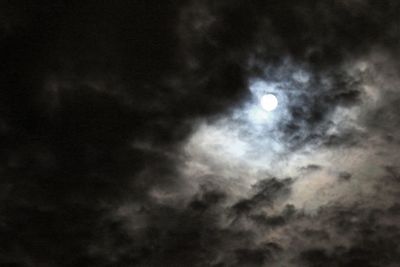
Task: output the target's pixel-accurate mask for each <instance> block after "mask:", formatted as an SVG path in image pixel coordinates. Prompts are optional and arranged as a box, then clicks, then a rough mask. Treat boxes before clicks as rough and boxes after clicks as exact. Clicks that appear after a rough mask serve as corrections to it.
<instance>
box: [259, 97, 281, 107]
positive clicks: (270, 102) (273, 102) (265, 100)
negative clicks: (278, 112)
mask: <svg viewBox="0 0 400 267" xmlns="http://www.w3.org/2000/svg"><path fill="white" fill-rule="evenodd" d="M260 104H261V107H262V108H263V109H265V110H266V111H272V110H274V109H276V107H277V106H278V99H277V98H276V97H275V96H274V95H273V94H266V95H263V96H262V97H261V100H260Z"/></svg>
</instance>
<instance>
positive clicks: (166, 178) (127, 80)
mask: <svg viewBox="0 0 400 267" xmlns="http://www.w3.org/2000/svg"><path fill="white" fill-rule="evenodd" d="M399 8H400V7H399V4H398V3H397V2H396V1H386V0H385V1H380V2H379V3H378V2H376V1H346V2H345V1H322V2H316V1H306V0H303V1H297V2H296V3H293V2H292V1H241V0H240V1H239V0H234V1H218V2H215V1H206V0H199V1H195V0H194V1H188V2H186V1H161V2H160V1H158V2H157V1H123V0H122V1H113V3H111V2H107V1H101V2H99V1H91V0H90V1H83V2H79V3H72V2H68V1H62V0H53V1H42V2H41V3H40V4H38V3H33V2H30V1H12V2H11V1H3V2H2V3H1V4H0V9H1V11H0V61H1V64H0V86H1V94H0V137H1V139H0V147H1V149H0V159H1V160H0V176H1V178H0V188H1V189H0V199H1V202H0V243H1V245H0V265H2V266H74V267H76V266H146V267H148V266H187V265H193V266H262V265H267V264H271V265H272V264H274V262H278V261H279V257H277V255H281V254H284V253H285V252H287V251H289V249H288V248H287V246H286V245H284V244H279V243H278V241H276V242H275V241H271V240H268V238H266V237H265V232H266V231H270V230H271V229H277V228H279V229H286V228H290V227H289V226H290V225H292V224H293V225H295V224H296V223H299V221H301V220H307V219H304V218H305V217H307V216H306V215H304V214H302V213H301V211H298V210H297V209H296V207H295V205H294V204H295V203H294V204H290V203H289V204H287V203H284V201H286V200H287V199H289V197H290V195H291V192H292V186H293V184H294V181H295V179H291V178H287V179H281V178H271V179H265V180H261V181H259V182H258V183H256V185H255V186H254V187H253V189H252V190H253V191H251V192H250V193H249V194H250V195H249V196H248V197H242V198H240V199H239V200H238V199H235V196H231V195H230V194H231V192H230V191H229V190H226V188H221V186H216V185H215V184H217V182H216V183H215V184H212V185H208V186H203V187H202V186H199V187H197V185H192V184H191V180H190V179H189V178H188V177H184V176H183V175H182V174H181V173H180V172H179V167H178V165H179V164H180V163H181V160H182V158H181V157H182V155H181V154H180V149H181V147H182V144H183V143H184V142H185V140H186V139H187V138H188V137H189V136H190V134H191V133H192V131H193V129H194V128H193V126H194V125H195V122H196V121H197V119H200V118H210V117H215V116H217V117H218V116H219V115H220V114H223V113H224V112H227V111H229V110H230V109H231V108H233V107H236V106H238V105H239V104H240V103H241V101H243V99H249V98H251V96H250V93H249V91H248V90H247V86H248V82H249V79H252V78H255V77H262V78H265V79H269V80H271V81H274V80H275V81H276V80H281V79H282V78H285V77H287V72H284V71H280V70H279V69H278V68H279V66H281V65H282V62H284V60H285V59H287V58H290V59H291V60H292V62H293V64H297V65H298V66H301V68H304V69H306V70H307V71H308V72H310V73H311V74H310V75H311V76H310V80H309V81H308V82H307V84H304V83H303V84H302V83H301V82H299V81H295V79H291V80H288V81H289V85H290V86H291V85H295V88H288V87H290V86H286V87H284V88H281V89H282V90H283V91H285V92H287V94H288V96H289V98H290V99H291V100H290V101H289V103H288V108H287V109H288V117H287V118H286V119H285V120H283V121H282V122H280V124H279V127H278V131H279V133H280V134H281V135H282V136H281V137H282V140H284V141H285V142H287V146H288V147H290V148H299V147H301V146H303V145H305V144H310V143H313V144H317V145H324V146H325V147H339V146H350V145H352V144H356V143H357V142H359V141H360V135H359V133H358V132H356V131H350V130H349V131H348V132H344V133H343V132H342V133H340V134H336V133H335V134H327V129H328V128H329V127H330V126H331V125H332V124H333V122H332V121H331V120H332V115H333V114H334V112H335V110H337V108H338V107H340V108H349V107H352V106H355V105H357V104H358V103H359V102H360V99H361V96H362V87H361V85H360V83H361V80H362V77H359V76H360V75H349V74H346V72H345V71H344V69H343V64H344V63H345V62H346V61H347V60H349V59H352V58H356V57H360V56H363V55H364V53H367V52H368V51H369V50H370V49H371V48H372V47H379V48H380V49H382V50H385V51H387V52H388V53H389V54H391V55H392V54H393V55H394V56H395V55H396V53H395V52H396V49H397V47H396V45H395V44H396V43H397V41H398V38H399V34H398V23H399V19H398V12H397V11H398V10H399ZM250 59H254V60H253V61H254V62H253V63H251V64H250V63H249V62H250V61H251V60H250ZM274 68H277V69H278V70H277V71H276V72H274V71H273V70H271V72H268V73H267V74H263V75H265V77H264V76H263V75H261V74H260V73H261V72H262V70H265V69H274ZM327 77H328V78H329V79H330V83H329V85H326V84H325V78H327ZM391 103H392V104H391V107H392V109H393V107H396V105H397V102H396V100H393V101H392V102H391ZM382 109H384V110H382V112H379V114H376V115H375V116H374V117H373V118H371V121H367V125H368V126H369V127H372V128H378V127H376V124H375V122H376V121H378V120H383V119H384V118H385V116H388V114H391V113H390V111H391V112H392V113H393V110H392V109H390V111H388V109H385V108H382ZM397 119H398V118H397V116H391V117H390V121H389V124H392V125H397ZM386 126H387V124H386ZM387 127H388V128H390V126H387ZM361 138H362V136H361ZM306 169H307V170H310V171H312V170H318V169H319V167H318V165H309V166H308V167H306ZM386 171H387V173H388V174H389V175H391V177H392V176H393V177H394V178H396V179H397V177H398V175H397V174H398V171H397V169H396V168H392V167H388V168H387V169H386ZM339 176H340V177H341V178H343V179H346V180H348V179H349V178H350V177H348V175H347V174H346V175H345V174H344V173H343V174H340V175H339ZM227 187H228V185H227ZM155 190H160V191H161V192H162V193H160V194H161V195H162V194H165V195H168V193H170V192H173V193H174V194H172V195H174V197H176V195H178V196H179V197H180V198H179V197H176V199H178V200H176V199H174V201H175V202H174V201H172V200H171V201H170V202H168V201H163V200H159V199H162V197H163V196H158V198H159V199H157V196H154V194H155V193H154V191H155ZM193 191H195V192H193ZM188 192H189V193H188ZM167 197H168V196H167ZM167 197H165V198H167ZM171 198H173V197H171ZM164 202H165V203H164ZM126 203H128V204H126ZM125 204H126V205H127V207H129V208H128V211H126V210H125V211H121V206H123V205H125ZM280 205H281V206H283V207H281V206H280ZM381 210H383V211H382V212H383V214H384V216H386V217H387V218H389V219H391V220H394V219H393V218H392V217H391V216H395V215H396V214H397V215H398V206H396V205H393V206H392V207H391V208H390V209H389V211H386V210H384V209H383V208H381ZM358 213H360V211H354V214H355V215H354V214H353V213H352V212H351V211H348V210H346V211H345V212H343V213H340V212H336V211H335V212H334V211H332V212H329V214H333V215H332V216H333V219H335V218H336V220H333V221H334V223H335V226H334V227H335V229H336V230H338V231H339V230H340V231H343V233H344V235H347V234H348V235H356V236H357V237H355V238H354V239H351V240H350V242H351V246H350V247H346V248H333V249H330V250H327V249H325V248H319V247H317V248H315V249H312V248H309V247H304V250H303V251H302V252H301V253H300V255H299V256H298V257H297V259H298V260H299V262H301V263H302V264H303V263H304V264H306V266H330V265H329V264H331V266H357V264H358V265H360V264H361V265H363V266H389V264H398V263H399V256H398V255H399V253H398V252H399V251H398V246H397V245H396V242H395V240H396V239H398V238H399V236H398V235H399V231H398V228H397V227H396V226H393V225H391V226H386V225H385V224H384V223H383V222H380V221H379V219H378V218H377V217H379V216H378V215H379V214H380V213H379V212H377V213H376V214H378V215H376V214H372V215H368V216H367V215H365V214H370V213H368V212H366V211H365V214H364V213H362V212H361V213H362V214H363V215H362V216H364V217H363V218H364V219H365V220H368V222H370V223H371V224H370V225H369V226H368V225H367V224H359V223H354V222H353V221H352V219H349V218H350V217H351V216H357V214H358ZM121 214H122V215H121ZM393 214H394V215H393ZM397 215H396V216H397ZM325 217H329V216H328V215H321V218H325ZM386 217H385V218H386ZM351 218H352V217H351ZM319 219H320V217H318V220H319ZM395 219H396V218H395ZM248 224H249V225H250V227H249V228H246V227H247V226H248ZM307 227H308V228H310V227H311V226H310V225H308V226H307ZM330 230H331V229H326V230H315V229H309V230H307V231H303V232H301V233H300V234H299V235H301V237H302V238H303V236H310V238H311V239H312V238H314V239H321V240H328V239H329V238H327V236H330V235H329V234H328V232H329V231H330ZM324 231H325V232H324ZM324 233H325V234H324ZM290 237H293V233H292V236H290ZM304 238H305V239H306V237H304ZM329 240H331V239H329ZM301 249H302V248H301ZM285 255H286V254H285ZM295 256H297V255H293V257H295ZM295 266H296V265H295Z"/></svg>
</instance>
